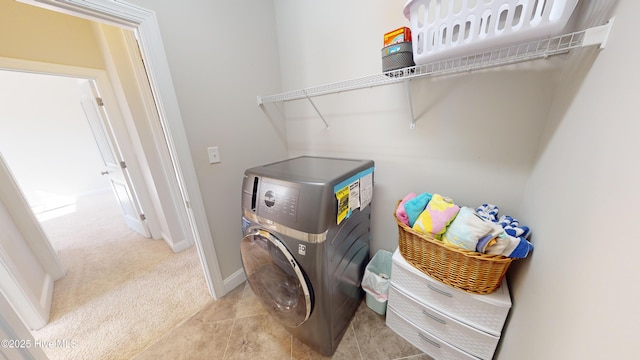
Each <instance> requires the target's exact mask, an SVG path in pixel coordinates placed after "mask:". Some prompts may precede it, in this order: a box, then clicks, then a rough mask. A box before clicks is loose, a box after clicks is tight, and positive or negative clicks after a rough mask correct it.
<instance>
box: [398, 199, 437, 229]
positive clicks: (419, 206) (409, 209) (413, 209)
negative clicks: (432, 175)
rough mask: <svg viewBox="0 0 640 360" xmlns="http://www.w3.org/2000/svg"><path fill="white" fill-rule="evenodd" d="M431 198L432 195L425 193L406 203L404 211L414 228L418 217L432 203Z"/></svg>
mask: <svg viewBox="0 0 640 360" xmlns="http://www.w3.org/2000/svg"><path fill="white" fill-rule="evenodd" d="M431 197H432V195H431V194H430V193H427V192H425V193H422V194H420V195H418V196H416V197H414V198H413V199H410V200H407V202H406V203H404V211H405V212H406V213H407V217H408V218H409V226H411V227H413V224H414V223H415V222H416V219H417V218H418V216H420V214H421V213H422V212H423V211H424V208H425V207H426V206H427V204H428V203H429V201H431Z"/></svg>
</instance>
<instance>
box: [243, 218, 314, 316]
mask: <svg viewBox="0 0 640 360" xmlns="http://www.w3.org/2000/svg"><path fill="white" fill-rule="evenodd" d="M240 253H241V255H242V265H243V267H244V270H245V272H246V274H247V281H248V282H249V285H250V286H251V289H252V290H253V292H254V293H255V295H256V296H257V297H258V298H259V299H260V301H261V302H262V304H263V305H264V306H265V307H266V308H267V311H269V312H270V313H271V314H272V315H273V316H275V317H276V319H278V320H279V321H280V322H282V323H283V324H285V325H287V326H300V325H301V324H303V323H304V322H305V321H306V320H307V319H308V318H309V315H310V314H311V306H312V305H311V292H310V286H309V284H308V282H307V280H306V279H305V277H304V274H303V273H302V271H301V269H300V266H299V265H298V263H297V261H296V260H295V259H294V258H293V255H291V253H290V252H289V250H288V249H287V248H286V246H285V245H284V244H283V243H282V242H281V241H280V240H278V239H277V238H276V237H275V236H273V235H272V234H271V233H269V232H268V231H266V230H262V229H256V230H253V231H251V232H250V233H249V234H248V235H247V236H245V237H244V239H242V244H241V245H240Z"/></svg>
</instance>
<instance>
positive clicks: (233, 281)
mask: <svg viewBox="0 0 640 360" xmlns="http://www.w3.org/2000/svg"><path fill="white" fill-rule="evenodd" d="M246 280H247V276H246V274H245V273H244V269H243V268H240V270H238V271H236V272H234V273H233V274H232V275H231V276H229V277H228V278H226V279H224V293H225V294H227V293H228V292H230V291H231V290H233V289H235V288H237V287H238V286H239V285H240V284H242V283H243V282H245V281H246ZM222 295H224V294H221V296H219V298H220V297H222Z"/></svg>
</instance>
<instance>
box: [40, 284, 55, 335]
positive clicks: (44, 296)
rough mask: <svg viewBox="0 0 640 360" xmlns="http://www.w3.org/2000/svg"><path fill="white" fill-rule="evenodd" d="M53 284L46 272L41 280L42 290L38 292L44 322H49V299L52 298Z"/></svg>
mask: <svg viewBox="0 0 640 360" xmlns="http://www.w3.org/2000/svg"><path fill="white" fill-rule="evenodd" d="M53 284H54V280H53V278H52V277H51V275H50V274H46V275H45V277H44V281H43V282H42V292H41V293H40V306H42V308H43V309H44V314H45V316H46V319H45V323H48V322H49V316H50V314H51V301H52V300H53Z"/></svg>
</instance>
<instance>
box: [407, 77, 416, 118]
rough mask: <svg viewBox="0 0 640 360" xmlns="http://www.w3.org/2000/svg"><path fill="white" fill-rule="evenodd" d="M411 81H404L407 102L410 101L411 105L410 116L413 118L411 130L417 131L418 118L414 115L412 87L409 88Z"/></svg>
mask: <svg viewBox="0 0 640 360" xmlns="http://www.w3.org/2000/svg"><path fill="white" fill-rule="evenodd" d="M409 85H410V84H409V79H405V80H404V90H405V92H406V93H407V101H408V103H409V104H408V105H409V116H410V117H411V119H410V120H411V122H410V123H409V129H415V128H416V118H415V116H414V115H413V103H412V101H411V87H410V86H409Z"/></svg>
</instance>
